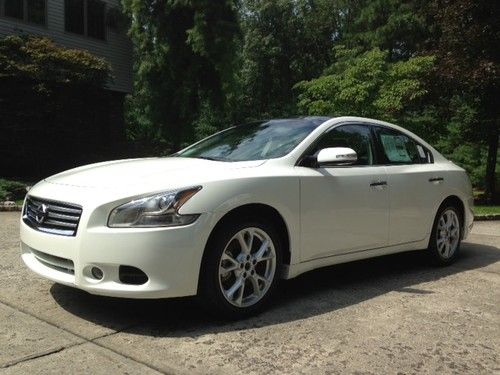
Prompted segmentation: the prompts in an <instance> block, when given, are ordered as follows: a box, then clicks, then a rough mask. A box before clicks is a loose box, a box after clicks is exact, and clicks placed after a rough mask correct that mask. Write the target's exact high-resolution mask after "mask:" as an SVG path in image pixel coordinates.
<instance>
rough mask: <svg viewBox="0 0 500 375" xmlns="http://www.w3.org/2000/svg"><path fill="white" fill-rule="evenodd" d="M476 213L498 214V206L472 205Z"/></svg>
mask: <svg viewBox="0 0 500 375" xmlns="http://www.w3.org/2000/svg"><path fill="white" fill-rule="evenodd" d="M474 213H475V214H476V215H500V206H474Z"/></svg>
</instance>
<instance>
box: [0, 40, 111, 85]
mask: <svg viewBox="0 0 500 375" xmlns="http://www.w3.org/2000/svg"><path fill="white" fill-rule="evenodd" d="M110 71H111V69H110V65H109V64H108V62H107V61H106V60H104V59H101V58H98V57H96V56H94V55H92V54H90V53H89V52H86V51H83V50H78V49H66V48H61V47H58V46H56V45H55V44H54V42H52V40H50V39H48V38H39V37H28V36H24V37H22V36H7V37H5V38H4V39H0V80H1V79H5V78H16V79H19V80H23V81H26V80H29V81H32V82H37V83H45V82H48V83H62V84H83V85H89V86H94V87H101V86H103V85H104V84H106V83H107V82H108V80H109V79H110Z"/></svg>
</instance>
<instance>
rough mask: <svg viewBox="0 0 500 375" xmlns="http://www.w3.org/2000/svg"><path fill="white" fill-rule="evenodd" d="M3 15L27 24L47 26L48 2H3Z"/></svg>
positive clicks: (15, 0)
mask: <svg viewBox="0 0 500 375" xmlns="http://www.w3.org/2000/svg"><path fill="white" fill-rule="evenodd" d="M0 5H1V0H0ZM0 11H1V9H0ZM3 15H4V16H5V17H10V18H16V19H18V20H21V21H25V22H31V23H36V24H38V25H45V24H46V19H47V0H3Z"/></svg>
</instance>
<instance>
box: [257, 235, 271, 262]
mask: <svg viewBox="0 0 500 375" xmlns="http://www.w3.org/2000/svg"><path fill="white" fill-rule="evenodd" d="M268 247H269V241H268V240H265V241H263V242H262V244H261V245H260V248H259V250H257V252H256V253H255V260H257V262H261V261H262V260H263V257H264V254H265V253H266V251H267V249H268Z"/></svg>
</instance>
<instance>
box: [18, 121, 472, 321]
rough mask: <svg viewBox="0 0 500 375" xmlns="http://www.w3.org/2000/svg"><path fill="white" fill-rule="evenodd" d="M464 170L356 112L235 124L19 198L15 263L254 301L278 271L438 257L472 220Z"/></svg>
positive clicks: (447, 255) (47, 273)
mask: <svg viewBox="0 0 500 375" xmlns="http://www.w3.org/2000/svg"><path fill="white" fill-rule="evenodd" d="M471 209H472V189H471V184H470V181H469V178H468V177H467V174H466V173H465V171H464V170H463V169H462V168H460V167H458V166H456V165H455V164H453V163H452V162H450V161H448V160H446V159H445V158H444V157H443V156H442V155H440V154H439V153H438V152H437V151H436V150H435V149H434V148H433V147H432V146H430V145H429V144H427V143H426V142H425V141H424V140H422V139H421V138H419V137H417V136H416V135H415V134H412V133H411V132H409V131H407V130H405V129H403V128H401V127H398V126H395V125H392V124H388V123H385V122H381V121H376V120H371V119H366V118H357V117H337V118H325V117H306V118H297V119H284V120H270V121H262V122H254V123H250V124H246V125H241V126H236V127H232V128H230V129H227V130H224V131H222V132H220V133H217V134H215V135H213V136H211V137H209V138H206V139H204V140H202V141H200V142H198V143H196V144H194V145H192V146H190V147H187V148H186V149H184V150H182V151H179V152H178V153H176V154H174V155H172V156H171V157H161V158H147V159H133V160H118V161H112V162H106V163H98V164H93V165H88V166H84V167H80V168H76V169H72V170H69V171H66V172H63V173H60V174H57V175H55V176H52V177H49V178H47V179H45V180H43V181H41V182H39V183H38V184H37V185H36V186H34V187H33V188H32V189H31V190H30V191H29V194H28V196H27V197H26V200H25V204H24V208H23V215H22V219H21V247H22V259H23V260H24V262H25V263H26V265H27V266H28V267H29V268H30V269H32V270H33V271H35V272H36V273H38V274H40V275H42V276H44V277H46V278H48V279H51V280H53V281H55V282H58V283H61V284H65V285H69V286H73V287H76V288H80V289H83V290H86V291H88V292H90V293H93V294H100V295H107V296H116V297H131V298H166V297H179V296H191V295H197V296H198V297H199V299H200V300H201V301H202V303H203V305H204V306H206V307H208V308H209V309H211V310H212V311H215V312H217V313H218V314H220V315H223V316H226V317H231V318H237V317H241V316H246V315H249V314H252V313H255V312H256V311H258V310H260V309H262V307H263V306H265V305H266V303H268V302H269V301H270V300H272V295H273V293H274V292H275V290H276V285H277V283H278V281H279V279H290V278H293V277H296V276H297V275H300V274H301V273H303V272H306V271H309V270H312V269H315V268H318V267H324V266H328V265H332V264H336V263H343V262H350V261H354V260H357V259H362V258H370V257H376V256H380V255H386V254H392V253H398V252H403V251H410V250H424V251H425V252H427V254H428V255H429V257H430V259H431V260H433V261H434V262H435V263H438V264H442V265H446V264H449V263H451V262H453V261H454V260H455V259H456V258H457V255H458V252H459V248H460V241H461V240H462V239H464V238H465V237H466V236H467V234H468V233H469V231H470V229H471V228H472V224H473V214H472V210H471Z"/></svg>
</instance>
